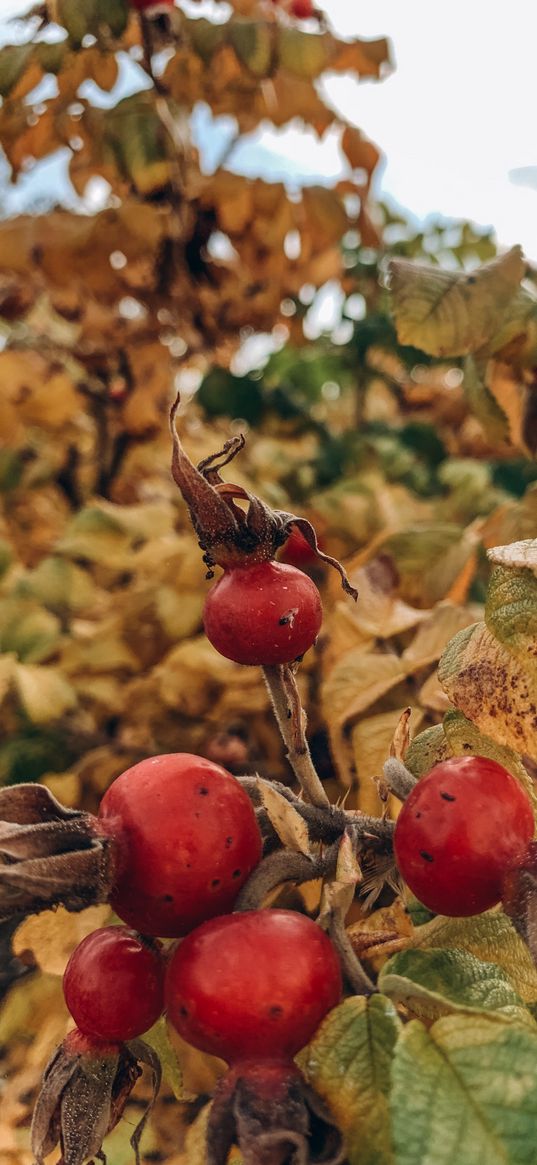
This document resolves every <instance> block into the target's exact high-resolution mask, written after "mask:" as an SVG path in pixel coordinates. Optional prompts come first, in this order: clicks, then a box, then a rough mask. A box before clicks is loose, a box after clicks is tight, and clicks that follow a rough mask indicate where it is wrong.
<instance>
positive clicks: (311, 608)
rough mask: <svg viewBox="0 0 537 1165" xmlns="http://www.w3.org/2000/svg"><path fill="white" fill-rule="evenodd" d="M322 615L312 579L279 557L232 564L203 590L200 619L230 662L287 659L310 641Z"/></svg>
mask: <svg viewBox="0 0 537 1165" xmlns="http://www.w3.org/2000/svg"><path fill="white" fill-rule="evenodd" d="M322 618H323V612H322V606H321V596H320V594H319V591H318V590H317V587H316V586H315V583H314V582H312V580H311V579H310V578H308V576H307V574H303V572H302V571H301V570H296V568H295V567H294V566H286V565H285V563H283V562H261V563H259V564H258V565H257V566H245V567H235V568H230V569H228V570H225V571H224V574H223V576H222V578H221V579H219V580H218V582H217V583H215V585H214V586H213V587H211V590H210V591H209V594H208V595H207V598H206V600H205V610H204V614H203V621H204V625H205V633H206V635H207V638H208V639H209V640H210V642H211V643H212V645H213V647H216V650H217V651H219V652H220V655H224V656H225V657H226V659H233V660H234V661H235V663H247V664H259V665H261V666H266V667H270V666H273V665H274V664H281V663H292V661H293V660H295V659H298V658H299V657H300V656H301V655H304V652H305V651H307V650H308V648H309V647H311V646H312V644H313V643H314V642H315V640H316V638H317V635H318V633H319V630H320V628H321V623H322Z"/></svg>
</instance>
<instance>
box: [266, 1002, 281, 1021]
mask: <svg viewBox="0 0 537 1165" xmlns="http://www.w3.org/2000/svg"><path fill="white" fill-rule="evenodd" d="M269 1015H270V1018H271V1019H279V1018H280V1016H282V1015H283V1007H280V1005H279V1003H273V1004H272V1007H269Z"/></svg>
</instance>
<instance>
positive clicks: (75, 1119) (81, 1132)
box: [31, 1028, 161, 1165]
mask: <svg viewBox="0 0 537 1165" xmlns="http://www.w3.org/2000/svg"><path fill="white" fill-rule="evenodd" d="M142 1064H146V1065H147V1067H148V1068H149V1069H150V1071H151V1075H152V1083H153V1093H152V1097H151V1100H150V1101H149V1103H148V1105H147V1107H146V1109H145V1112H144V1114H143V1116H142V1118H141V1120H140V1121H139V1122H138V1124H137V1125H136V1128H135V1130H134V1132H133V1134H132V1136H131V1139H130V1141H131V1145H132V1148H133V1150H134V1153H135V1157H136V1162H137V1163H138V1162H139V1160H140V1152H139V1145H140V1138H141V1135H142V1133H143V1130H144V1126H145V1123H146V1120H147V1117H148V1116H149V1113H150V1111H151V1108H152V1107H153V1104H154V1102H155V1099H156V1096H157V1093H158V1090H159V1088H160V1080H161V1070H160V1063H159V1061H158V1058H157V1056H156V1055H155V1053H154V1052H153V1050H152V1049H151V1048H149V1047H148V1046H147V1044H144V1043H143V1042H142V1041H141V1040H132V1041H131V1042H130V1043H128V1044H104V1043H99V1042H98V1041H93V1040H91V1039H90V1038H89V1037H88V1036H84V1035H82V1033H81V1032H79V1031H78V1029H77V1028H75V1030H74V1031H72V1032H70V1033H69V1035H68V1036H66V1038H65V1040H64V1041H63V1043H62V1044H61V1045H60V1047H59V1048H57V1050H56V1051H55V1053H54V1055H53V1056H52V1058H51V1060H50V1061H49V1063H48V1064H47V1067H46V1068H45V1072H44V1074H43V1081H42V1086H41V1092H40V1094H39V1096H38V1098H37V1103H36V1107H35V1111H34V1117H33V1121H32V1133H31V1140H32V1152H33V1154H34V1157H35V1161H36V1165H43V1162H44V1158H45V1157H47V1156H48V1154H49V1153H52V1152H53V1151H54V1149H55V1148H56V1147H57V1146H58V1145H59V1147H60V1150H61V1154H62V1156H61V1161H62V1165H83V1162H84V1161H87V1159H88V1158H89V1157H93V1156H99V1157H100V1158H101V1160H105V1158H104V1154H103V1153H102V1144H103V1140H104V1138H105V1137H106V1136H107V1134H108V1133H110V1132H111V1131H112V1129H114V1128H115V1127H116V1125H117V1124H118V1122H119V1121H120V1119H121V1116H122V1114H123V1111H124V1108H125V1105H126V1103H127V1100H128V1098H129V1096H130V1093H131V1092H132V1089H133V1088H134V1085H135V1084H136V1081H137V1080H138V1077H139V1076H140V1075H141V1072H142Z"/></svg>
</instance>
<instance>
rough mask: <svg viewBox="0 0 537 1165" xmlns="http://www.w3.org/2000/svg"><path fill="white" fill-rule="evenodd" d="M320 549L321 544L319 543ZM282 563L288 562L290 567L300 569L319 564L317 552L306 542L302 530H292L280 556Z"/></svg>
mask: <svg viewBox="0 0 537 1165" xmlns="http://www.w3.org/2000/svg"><path fill="white" fill-rule="evenodd" d="M319 547H320V548H321V549H322V547H321V543H320V541H319ZM278 558H279V561H280V562H286V563H287V564H288V565H289V566H296V567H298V568H299V569H300V568H302V567H304V566H312V565H313V563H315V562H318V558H317V555H316V553H315V551H314V550H313V549H312V547H311V546H310V544H309V542H307V541H306V539H305V538H304V535H303V534H301V533H300V530H291V533H290V535H289V537H288V539H287V542H285V543H284V545H283V546H282V548H281V550H280V552H279V555H278Z"/></svg>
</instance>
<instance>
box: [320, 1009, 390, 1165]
mask: <svg viewBox="0 0 537 1165" xmlns="http://www.w3.org/2000/svg"><path fill="white" fill-rule="evenodd" d="M400 1028H401V1023H400V1020H399V1018H398V1016H397V1012H396V1010H395V1008H394V1006H393V1004H392V1003H391V1002H390V1001H389V1000H388V999H386V998H385V997H384V996H382V995H373V996H371V998H370V999H366V998H364V997H363V996H354V997H353V998H351V999H347V1000H345V1002H344V1003H342V1004H341V1005H340V1007H336V1008H335V1010H334V1011H331V1012H330V1014H329V1015H328V1016H327V1018H326V1019H325V1021H324V1023H322V1024H321V1027H320V1028H319V1031H318V1032H317V1035H316V1036H315V1039H314V1040H313V1042H312V1043H311V1044H310V1045H309V1047H308V1048H306V1049H305V1051H304V1052H302V1053H301V1055H300V1058H299V1060H300V1067H301V1068H302V1071H303V1072H304V1075H305V1076H306V1079H307V1080H308V1081H309V1083H310V1084H311V1085H312V1086H313V1088H315V1091H316V1092H318V1094H319V1096H321V1097H322V1098H323V1100H325V1101H326V1103H327V1104H328V1106H329V1108H330V1109H331V1111H332V1113H333V1115H334V1116H335V1118H336V1120H337V1123H338V1126H339V1128H340V1129H341V1131H342V1133H343V1135H344V1137H345V1141H346V1147H347V1158H348V1161H349V1165H391V1163H392V1161H393V1156H392V1149H391V1143H390V1133H389V1124H388V1094H389V1089H390V1068H391V1061H392V1056H393V1050H394V1046H395V1043H396V1040H397V1037H398V1034H399V1031H400Z"/></svg>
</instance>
